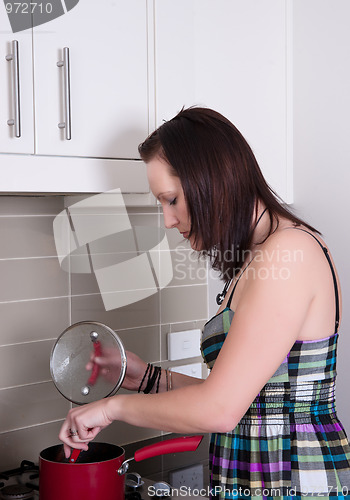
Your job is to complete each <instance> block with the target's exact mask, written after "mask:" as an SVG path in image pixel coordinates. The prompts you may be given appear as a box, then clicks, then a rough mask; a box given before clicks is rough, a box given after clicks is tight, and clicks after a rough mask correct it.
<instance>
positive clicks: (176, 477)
mask: <svg viewBox="0 0 350 500" xmlns="http://www.w3.org/2000/svg"><path fill="white" fill-rule="evenodd" d="M169 483H170V485H171V486H172V488H174V489H180V487H181V486H186V488H191V490H194V489H197V488H198V489H202V488H203V487H204V470H203V465H202V464H196V465H190V466H189V467H183V468H181V469H174V470H171V471H169Z"/></svg>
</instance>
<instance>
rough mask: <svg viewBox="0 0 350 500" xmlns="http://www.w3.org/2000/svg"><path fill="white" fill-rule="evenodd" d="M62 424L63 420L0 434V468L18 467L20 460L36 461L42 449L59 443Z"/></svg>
mask: <svg viewBox="0 0 350 500" xmlns="http://www.w3.org/2000/svg"><path fill="white" fill-rule="evenodd" d="M62 424H63V421H59V422H52V423H49V424H44V425H37V426H34V427H28V428H27V429H22V430H19V431H11V432H6V433H4V434H0V450H1V453H0V470H9V469H13V468H15V467H19V465H20V463H21V461H22V460H30V461H31V462H34V463H38V462H39V454H40V452H41V451H42V450H44V449H45V448H48V447H49V446H53V445H56V444H59V443H60V441H59V439H58V433H59V431H60V428H61V426H62Z"/></svg>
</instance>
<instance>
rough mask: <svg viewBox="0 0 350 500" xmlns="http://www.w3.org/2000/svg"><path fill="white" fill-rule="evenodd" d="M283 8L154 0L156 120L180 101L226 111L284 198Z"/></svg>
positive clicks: (257, 1) (254, 2) (279, 2)
mask: <svg viewBox="0 0 350 500" xmlns="http://www.w3.org/2000/svg"><path fill="white" fill-rule="evenodd" d="M287 8H288V0H264V1H263V2H262V1H261V0H215V1H214V0H177V1H176V2H174V1H173V0H156V11H155V15H156V17H155V19H156V43H157V44H156V88H157V97H156V98H157V123H158V125H160V124H161V123H162V121H163V119H169V118H170V117H171V116H173V115H174V114H175V113H176V112H177V111H179V110H180V109H181V107H182V106H183V105H185V106H189V105H204V106H206V107H210V108H213V109H215V110H217V111H219V112H221V113H222V114H224V115H225V116H227V118H229V119H230V120H231V121H232V122H233V123H234V124H235V125H236V126H237V127H238V129H239V130H240V131H241V132H242V134H243V135H244V136H245V138H246V139H247V140H248V142H249V143H250V145H251V147H252V149H253V151H254V153H255V154H256V157H257V160H258V162H259V164H260V166H261V168H262V171H263V173H264V175H265V178H266V179H267V181H268V182H269V184H270V185H271V186H272V187H273V188H274V189H275V190H276V191H277V193H278V194H279V195H280V196H282V197H283V198H284V199H285V200H286V201H291V196H290V189H291V184H290V182H291V179H290V177H291V175H290V167H291V165H290V158H289V154H290V150H289V140H290V137H289V130H290V129H289V126H290V125H291V122H289V121H288V120H290V119H291V117H290V116H288V112H289V108H288V106H289V90H288V89H287V85H289V83H291V82H290V81H289V80H288V70H289V66H288V58H287V48H288V43H289V40H288V36H289V35H288V32H287V27H288V23H287V21H288V22H290V19H287V11H288V9H287ZM179 33H180V34H181V35H179Z"/></svg>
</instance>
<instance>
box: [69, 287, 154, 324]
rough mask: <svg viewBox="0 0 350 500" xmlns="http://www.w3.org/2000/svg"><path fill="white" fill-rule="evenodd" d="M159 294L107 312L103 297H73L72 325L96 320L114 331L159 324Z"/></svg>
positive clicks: (98, 295)
mask: <svg viewBox="0 0 350 500" xmlns="http://www.w3.org/2000/svg"><path fill="white" fill-rule="evenodd" d="M159 318H160V313H159V294H158V293H156V294H154V295H152V296H150V297H148V298H146V299H143V300H140V301H138V302H134V303H133V304H130V305H128V306H124V307H120V308H118V309H112V310H110V311H106V310H105V308H104V305H103V302H102V299H101V295H100V294H97V295H85V296H78V297H74V296H73V297H72V323H75V322H77V321H86V320H94V321H100V322H101V323H105V324H106V325H108V326H109V327H110V328H113V329H114V330H116V331H118V330H124V329H125V328H137V327H141V326H149V325H158V324H159Z"/></svg>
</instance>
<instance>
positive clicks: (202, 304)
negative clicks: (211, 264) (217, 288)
mask: <svg viewBox="0 0 350 500" xmlns="http://www.w3.org/2000/svg"><path fill="white" fill-rule="evenodd" d="M160 296H161V316H160V317H161V323H162V324H164V323H178V322H184V321H193V320H196V319H205V318H207V316H208V308H207V286H206V285H193V286H178V287H167V288H164V289H163V290H161V291H160Z"/></svg>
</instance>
